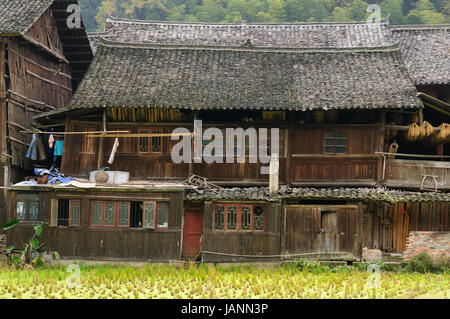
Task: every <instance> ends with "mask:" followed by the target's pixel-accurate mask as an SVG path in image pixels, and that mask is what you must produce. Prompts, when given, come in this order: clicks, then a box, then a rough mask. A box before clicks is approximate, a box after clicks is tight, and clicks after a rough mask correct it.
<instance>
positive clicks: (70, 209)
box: [50, 198, 82, 227]
mask: <svg viewBox="0 0 450 319" xmlns="http://www.w3.org/2000/svg"><path fill="white" fill-rule="evenodd" d="M59 200H68V201H69V222H68V226H60V225H58V219H59V209H58V203H59ZM72 202H78V203H79V216H78V224H77V225H74V224H72V216H71V215H72ZM55 203H56V208H57V211H56V222H55V223H53V209H54V207H55ZM81 212H82V209H81V199H70V198H51V199H50V227H81V215H82V214H81Z"/></svg>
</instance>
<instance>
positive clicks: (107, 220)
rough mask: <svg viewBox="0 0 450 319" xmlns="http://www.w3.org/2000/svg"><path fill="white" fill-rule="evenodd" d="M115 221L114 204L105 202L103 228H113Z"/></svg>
mask: <svg viewBox="0 0 450 319" xmlns="http://www.w3.org/2000/svg"><path fill="white" fill-rule="evenodd" d="M115 219H116V203H115V202H105V216H104V223H103V226H114V225H115Z"/></svg>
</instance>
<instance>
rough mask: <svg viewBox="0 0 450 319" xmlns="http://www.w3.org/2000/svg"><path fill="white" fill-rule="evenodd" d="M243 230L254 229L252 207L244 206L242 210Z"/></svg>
mask: <svg viewBox="0 0 450 319" xmlns="http://www.w3.org/2000/svg"><path fill="white" fill-rule="evenodd" d="M241 229H242V230H251V229H252V207H251V206H242V208H241Z"/></svg>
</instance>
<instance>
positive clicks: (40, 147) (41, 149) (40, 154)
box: [36, 137, 47, 161]
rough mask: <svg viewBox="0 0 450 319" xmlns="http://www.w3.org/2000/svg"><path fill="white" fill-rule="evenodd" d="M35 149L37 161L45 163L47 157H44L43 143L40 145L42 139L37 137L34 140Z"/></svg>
mask: <svg viewBox="0 0 450 319" xmlns="http://www.w3.org/2000/svg"><path fill="white" fill-rule="evenodd" d="M36 148H37V152H38V155H39V160H40V161H45V160H46V159H47V156H45V148H44V143H42V138H41V137H38V138H37V139H36Z"/></svg>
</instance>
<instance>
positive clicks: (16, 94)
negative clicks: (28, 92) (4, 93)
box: [8, 90, 56, 110]
mask: <svg viewBox="0 0 450 319" xmlns="http://www.w3.org/2000/svg"><path fill="white" fill-rule="evenodd" d="M8 93H11V94H13V95H15V96H18V97H20V98H22V99H24V100H27V101H28V102H30V103H34V104H37V105H42V106H45V107H48V108H49V109H52V110H56V107H54V106H51V105H48V104H47V103H44V102H41V101H36V100H33V99H30V98H28V97H26V96H24V95H22V94H19V93H17V92H14V91H11V90H8Z"/></svg>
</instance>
